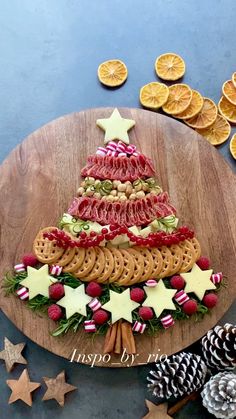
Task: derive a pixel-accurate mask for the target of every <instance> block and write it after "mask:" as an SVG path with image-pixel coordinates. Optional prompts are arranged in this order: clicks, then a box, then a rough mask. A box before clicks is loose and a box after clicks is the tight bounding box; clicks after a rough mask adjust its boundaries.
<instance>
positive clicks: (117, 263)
mask: <svg viewBox="0 0 236 419" xmlns="http://www.w3.org/2000/svg"><path fill="white" fill-rule="evenodd" d="M109 250H110V252H111V254H112V257H113V260H114V267H113V271H112V273H111V274H110V276H109V281H108V282H109V283H112V282H115V281H117V279H118V278H120V276H121V274H122V272H123V269H124V259H123V256H122V254H121V252H120V251H119V250H118V249H117V248H115V247H111V248H109Z"/></svg>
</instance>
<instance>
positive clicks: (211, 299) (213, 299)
mask: <svg viewBox="0 0 236 419" xmlns="http://www.w3.org/2000/svg"><path fill="white" fill-rule="evenodd" d="M202 302H203V304H204V305H205V306H206V307H208V308H212V307H215V305H216V304H217V302H218V297H217V295H216V294H214V293H213V292H212V293H210V294H206V295H205V297H204V298H203V300H202Z"/></svg>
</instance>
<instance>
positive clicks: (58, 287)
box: [49, 282, 65, 300]
mask: <svg viewBox="0 0 236 419" xmlns="http://www.w3.org/2000/svg"><path fill="white" fill-rule="evenodd" d="M64 295H65V291H64V285H62V284H61V283H60V282H56V283H55V284H52V285H50V287H49V297H50V298H52V300H60V298H62V297H63V296H64Z"/></svg>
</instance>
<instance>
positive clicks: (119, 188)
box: [117, 183, 126, 192]
mask: <svg viewBox="0 0 236 419" xmlns="http://www.w3.org/2000/svg"><path fill="white" fill-rule="evenodd" d="M117 190H118V191H119V192H125V191H126V185H125V184H124V183H121V184H120V185H118V187H117Z"/></svg>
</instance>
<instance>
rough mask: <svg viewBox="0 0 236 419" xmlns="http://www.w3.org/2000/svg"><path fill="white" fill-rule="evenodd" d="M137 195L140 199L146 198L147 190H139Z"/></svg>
mask: <svg viewBox="0 0 236 419" xmlns="http://www.w3.org/2000/svg"><path fill="white" fill-rule="evenodd" d="M136 197H137V198H138V199H141V198H145V192H143V191H139V192H137V193H136Z"/></svg>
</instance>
